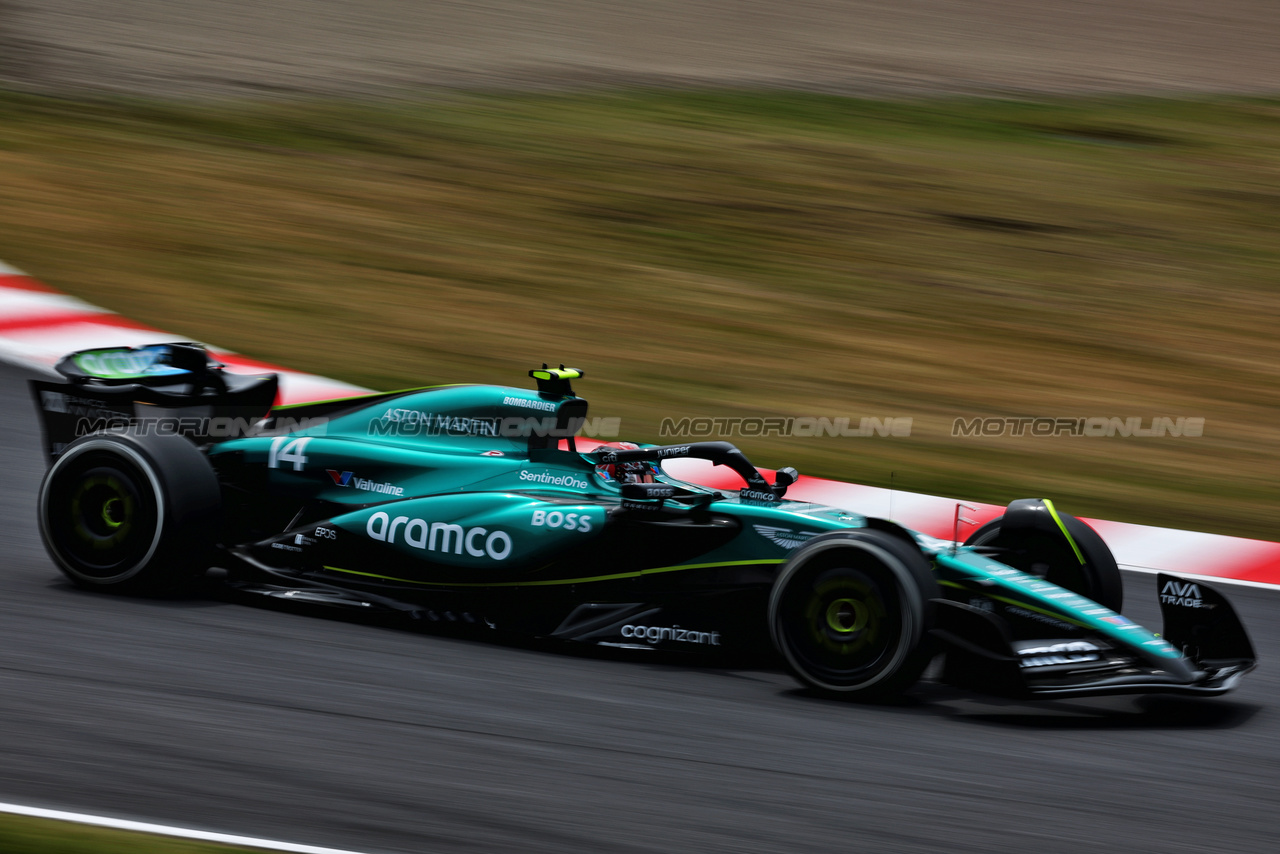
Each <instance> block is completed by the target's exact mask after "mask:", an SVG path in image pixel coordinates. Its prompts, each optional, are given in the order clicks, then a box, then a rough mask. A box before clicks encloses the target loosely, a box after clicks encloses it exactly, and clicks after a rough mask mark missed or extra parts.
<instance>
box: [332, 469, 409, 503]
mask: <svg viewBox="0 0 1280 854" xmlns="http://www.w3.org/2000/svg"><path fill="white" fill-rule="evenodd" d="M325 471H327V472H328V473H329V477H331V478H332V479H333V483H334V485H335V486H354V487H355V488H356V489H359V490H361V491H363V492H379V493H382V494H384V495H394V496H395V497H397V498H401V497H403V496H404V487H403V486H396V485H395V484H394V483H386V482H385V481H382V482H379V481H375V480H369V479H368V478H366V477H356V476H355V473H354V472H349V471H337V470H336V469H325Z"/></svg>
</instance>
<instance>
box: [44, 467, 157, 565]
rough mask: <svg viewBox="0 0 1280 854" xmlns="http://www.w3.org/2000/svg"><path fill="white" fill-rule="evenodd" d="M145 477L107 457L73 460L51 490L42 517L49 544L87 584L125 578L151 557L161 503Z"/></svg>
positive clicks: (52, 484) (134, 468)
mask: <svg viewBox="0 0 1280 854" xmlns="http://www.w3.org/2000/svg"><path fill="white" fill-rule="evenodd" d="M148 485H149V484H148V482H147V479H146V478H145V476H144V475H143V473H142V472H140V471H138V470H137V469H136V467H134V466H133V465H132V464H131V463H130V462H128V461H126V460H123V459H121V458H120V457H118V456H116V455H113V454H107V453H86V454H82V455H80V456H79V457H78V458H76V459H74V460H70V461H69V462H68V464H67V466H66V467H65V469H64V470H63V471H61V472H59V473H58V477H57V478H56V479H55V481H54V482H52V483H51V484H50V488H49V493H48V495H47V496H46V500H45V502H44V506H43V508H42V512H43V513H44V515H45V520H46V524H47V528H48V534H49V537H48V539H49V541H50V543H51V544H52V545H53V546H54V548H55V549H56V550H57V552H58V554H59V556H60V557H61V558H62V560H63V562H64V563H65V564H66V565H67V566H68V568H69V569H71V570H72V571H73V572H75V573H76V574H77V575H79V576H82V577H84V578H87V579H90V580H96V581H106V580H109V579H114V578H118V577H120V576H121V575H125V574H127V573H128V572H130V571H131V570H132V569H134V568H135V567H136V566H138V565H139V564H141V563H142V562H143V561H144V560H145V558H146V557H147V555H148V553H149V552H150V550H151V548H152V546H153V544H154V539H155V533H156V520H157V513H156V505H155V498H154V495H153V493H152V491H151V490H150V489H148V488H147V487H148Z"/></svg>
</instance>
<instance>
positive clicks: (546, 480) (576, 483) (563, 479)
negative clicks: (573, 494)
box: [520, 469, 591, 489]
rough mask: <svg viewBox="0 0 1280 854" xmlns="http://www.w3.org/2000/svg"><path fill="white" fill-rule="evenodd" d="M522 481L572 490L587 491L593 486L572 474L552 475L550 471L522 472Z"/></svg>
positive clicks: (523, 470)
mask: <svg viewBox="0 0 1280 854" xmlns="http://www.w3.org/2000/svg"><path fill="white" fill-rule="evenodd" d="M520 479H521V480H528V481H532V482H533V483H541V484H545V485H547V486H568V487H570V488H572V489H586V488H587V487H588V486H590V485H591V484H589V483H587V482H586V481H585V480H583V479H582V478H579V477H574V476H573V475H572V474H552V473H551V472H549V471H529V470H528V469H521V470H520Z"/></svg>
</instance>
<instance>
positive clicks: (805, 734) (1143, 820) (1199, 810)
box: [0, 0, 1280, 854]
mask: <svg viewBox="0 0 1280 854" xmlns="http://www.w3.org/2000/svg"><path fill="white" fill-rule="evenodd" d="M1277 45H1280V15H1277V14H1276V3H1275V0H1217V2H1213V3H1209V2H1205V0H1107V1H1106V2H1098V0H1038V2H1021V0H787V2H778V0H768V2H764V0H645V2H638V0H362V2H349V0H218V2H208V0H201V1H200V2H198V1H197V0H112V2H105V0H0V262H4V263H7V264H10V265H13V266H14V267H17V268H20V269H22V270H24V271H26V272H28V273H30V274H31V275H33V276H35V277H37V278H38V279H40V280H42V281H44V282H46V283H47V284H49V285H51V286H53V287H55V288H57V289H59V290H61V291H65V292H67V293H71V294H74V295H76V296H78V297H81V298H83V299H86V300H88V301H90V302H92V303H95V304H97V305H100V306H104V307H106V308H109V309H112V310H115V311H118V312H120V313H122V314H124V315H125V316H127V317H130V318H133V319H135V320H137V321H140V322H142V323H145V324H148V325H150V326H154V327H158V328H160V329H164V330H167V331H171V332H173V333H177V334H181V335H184V336H189V337H191V338H193V339H196V340H202V341H207V342H210V343H214V344H217V345H220V346H222V347H227V348H231V349H234V350H237V351H239V352H241V353H244V354H246V355H249V356H252V357H257V358H259V359H262V360H266V361H269V362H273V363H276V364H281V365H286V366H289V367H292V368H297V369H301V370H306V371H312V372H316V373H319V374H323V375H327V376H332V377H336V378H340V379H343V380H347V381H351V382H354V383H358V384H361V385H364V386H369V387H373V388H379V389H393V388H403V387H406V386H416V385H424V384H431V383H439V382H472V381H474V382H485V383H505V384H511V385H519V386H526V385H528V383H529V382H530V381H529V380H528V379H527V377H526V376H525V372H526V371H527V370H528V369H529V368H530V367H533V366H534V365H536V364H538V363H541V362H543V361H547V362H553V363H560V362H565V363H568V364H570V365H573V366H576V367H581V368H583V369H585V371H586V377H585V379H584V380H582V381H581V382H577V383H575V386H576V388H577V390H578V391H579V392H580V393H581V394H582V395H583V396H585V397H586V398H587V399H589V400H590V402H591V404H592V409H593V414H594V415H597V416H605V417H610V416H611V417H618V418H620V419H621V421H622V436H623V437H624V438H630V439H634V440H638V441H659V440H660V439H662V437H661V436H660V435H659V433H660V426H661V424H662V422H663V420H664V419H672V420H674V421H677V422H678V421H679V420H681V419H685V418H690V419H694V418H712V419H722V418H725V419H727V418H749V419H754V418H787V417H796V418H823V417H825V418H830V419H840V418H847V419H849V420H850V422H852V423H853V424H854V425H855V426H856V425H858V424H860V422H861V419H863V418H874V419H879V420H880V421H882V422H883V421H884V420H885V419H891V418H892V419H906V418H909V419H911V425H912V426H911V432H910V435H909V436H860V437H830V436H828V437H822V438H813V437H790V438H789V437H781V436H765V437H752V436H732V435H730V436H724V438H728V439H731V440H733V441H734V442H736V443H737V444H739V445H740V446H741V447H742V448H743V449H744V450H746V451H747V452H748V454H750V456H751V457H752V458H753V460H754V461H755V462H756V463H757V464H759V465H762V466H770V467H776V466H782V465H795V466H796V467H798V468H799V469H800V470H801V472H803V473H805V474H810V475H819V476H826V477H831V478H837V479H841V480H849V481H852V482H856V483H865V484H872V485H877V486H889V485H890V484H891V483H892V484H893V485H894V486H895V487H897V488H898V489H902V490H911V491H916V492H925V493H933V494H939V495H947V496H954V497H957V498H961V499H969V500H977V501H987V502H991V503H995V504H1004V503H1006V502H1008V501H1009V500H1011V499H1015V498H1019V497H1027V496H1046V497H1052V498H1053V499H1055V500H1056V502H1057V504H1058V506H1059V507H1060V508H1062V509H1064V510H1066V511H1067V512H1070V513H1073V514H1076V515H1081V516H1090V517H1097V518H1104V519H1114V520H1122V521H1129V522H1142V523H1148V524H1156V525H1167V526H1172V527H1176V528H1185V529H1191V530H1201V531H1213V532H1219V533H1227V534H1237V535H1243V536H1249V537H1258V538H1262V539H1269V540H1276V539H1280V531H1278V530H1277V525H1276V519H1277V518H1278V517H1280V492H1277V490H1276V481H1277V475H1280V444H1278V443H1277V438H1278V436H1277V430H1276V425H1275V420H1276V416H1277V405H1276V401H1277V393H1278V392H1280V343H1278V340H1277V334H1276V333H1277V329H1280V289H1277V287H1276V283H1275V282H1276V271H1277V270H1278V269H1280V257H1278V255H1280V248H1278V245H1277V240H1276V235H1277V234H1278V233H1280V230H1278V228H1277V226H1280V98H1278V97H1277V95H1278V94H1280V61H1278V59H1280V53H1278V52H1277V49H1276V46H1277ZM5 319H6V318H4V317H2V316H0V328H2V327H3V325H4V321H5ZM24 378H25V374H24V373H23V372H22V371H21V370H20V369H17V368H13V367H11V366H7V365H6V366H0V401H3V402H2V403H0V470H3V471H4V473H5V489H3V490H0V518H2V519H5V520H6V522H7V523H8V524H6V525H5V526H4V527H3V531H4V534H3V548H2V549H0V551H2V553H3V560H0V563H2V564H3V567H2V569H3V577H4V584H3V591H2V595H0V650H3V652H2V653H0V683H2V686H3V690H0V733H3V735H2V736H0V801H10V800H13V801H17V802H19V803H23V804H33V805H48V806H53V807H61V808H66V809H75V810H83V811H91V812H96V813H102V814H106V815H112V816H124V817H128V818H137V819H145V820H148V821H158V822H164V823H168V824H176V825H181V826H187V827H190V826H198V827H202V828H209V829H214V830H221V831H225V832H231V833H244V834H253V835H260V836H265V837H269V838H276V839H287V840H297V841H299V842H311V843H316V844H324V845H330V846H339V847H344V848H350V849H353V850H360V851H402V852H410V851H412V852H422V851H432V852H475V851H484V852H507V851H510V852H520V854H529V852H548V854H551V852H554V854H565V852H599V851H609V852H618V854H641V852H664V854H665V852H672V851H688V852H733V854H741V852H793V851H798V850H820V849H825V848H831V847H832V846H833V845H835V846H837V847H849V846H850V845H853V846H855V847H857V846H861V847H862V848H865V849H867V850H876V851H892V852H920V854H936V852H939V851H946V852H955V854H961V852H972V854H991V852H1008V854H1023V852H1027V851H1038V852H1064V854H1067V852H1070V853H1071V854H1075V852H1078V851H1082V850H1104V851H1106V850H1113V849H1116V848H1123V849H1124V850H1128V851H1135V852H1144V851H1149V852H1159V854H1171V852H1200V851H1213V850H1228V849H1229V850H1232V851H1238V852H1243V851H1257V852H1271V851H1273V850H1274V849H1275V836H1276V834H1275V820H1274V817H1273V816H1274V811H1275V801H1276V788H1277V787H1276V779H1275V772H1274V768H1275V767H1276V766H1277V762H1280V759H1277V757H1275V756H1274V755H1272V754H1275V753H1276V747H1277V745H1280V738H1278V737H1276V734H1275V728H1274V726H1272V725H1271V723H1270V720H1271V719H1270V718H1268V716H1267V715H1266V714H1265V713H1264V714H1260V715H1259V714H1257V713H1258V712H1259V711H1263V710H1265V709H1266V708H1267V707H1268V706H1270V705H1272V704H1273V703H1274V697H1275V695H1276V690H1277V684H1276V682H1275V681H1274V677H1273V676H1272V675H1271V674H1272V673H1273V672H1274V671H1269V670H1267V669H1266V668H1267V666H1268V664H1267V663H1268V662H1271V661H1273V660H1274V657H1272V658H1268V657H1267V655H1268V654H1269V651H1270V650H1273V649H1274V648H1275V646H1276V641H1275V633H1276V630H1275V629H1274V628H1273V627H1274V626H1275V625H1276V621H1275V619H1274V614H1275V601H1274V600H1275V594H1274V591H1271V590H1256V589H1250V588H1248V587H1233V588H1231V590H1230V596H1231V599H1232V601H1233V602H1234V603H1236V606H1237V607H1239V608H1241V609H1242V615H1243V617H1244V623H1245V624H1246V625H1248V626H1249V627H1250V631H1251V632H1253V633H1254V637H1255V639H1256V641H1257V643H1258V646H1259V649H1260V651H1261V652H1262V658H1263V662H1264V664H1263V668H1262V669H1261V670H1260V671H1259V673H1258V674H1257V676H1256V678H1253V679H1252V680H1251V681H1249V682H1247V683H1246V685H1245V687H1243V688H1242V689H1241V691H1240V692H1239V693H1238V694H1234V695H1232V697H1230V698H1224V699H1220V700H1213V701H1205V702H1202V703H1201V702H1196V701H1194V700H1192V701H1180V700H1177V699H1170V700H1168V701H1167V702H1165V701H1163V700H1162V699H1161V698H1143V699H1140V700H1129V699H1115V700H1098V701H1095V702H1092V703H1089V704H1086V703H1084V702H1079V703H1061V702H1059V703H1046V704H1042V705H1038V706H1035V707H1031V706H1026V705H1018V704H1012V705H1011V704H1008V703H1004V702H1003V701H998V700H990V701H988V700H982V699H981V698H973V697H970V696H968V695H962V694H959V693H957V692H955V691H952V690H950V689H947V688H946V687H945V686H940V685H937V684H925V685H923V686H922V687H921V688H920V689H919V692H918V694H917V695H915V696H914V697H913V698H912V699H909V700H908V701H907V702H905V703H903V704H902V705H897V706H877V705H865V704H848V703H836V702H830V701H825V700H822V699H819V698H816V697H814V696H812V695H808V694H805V693H803V692H801V691H799V690H797V689H796V688H795V686H794V684H793V683H792V681H791V680H790V679H789V678H788V677H786V676H785V675H784V674H782V673H780V672H775V671H773V670H770V669H767V668H760V667H744V668H736V667H726V668H720V667H715V668H713V667H700V666H694V665H690V666H682V665H674V664H671V665H662V666H651V665H647V664H643V663H639V662H635V661H627V662H619V661H614V660H608V659H602V658H592V657H577V656H570V655H551V654H546V653H543V652H539V651H530V650H521V649H512V648H507V647H499V646H495V645H489V644H483V643H472V642H465V641H461V640H456V639H451V638H448V637H441V636H427V637H424V636H422V635H419V634H413V633H409V632H396V631H390V630H387V629H382V628H378V627H370V626H365V625H359V624H353V623H346V622H339V621H334V620H318V619H309V618H305V617H301V616H297V615H292V614H284V613H273V612H269V611H266V610H264V609H259V608H246V607H238V606H235V605H231V604H229V603H227V602H223V601H218V600H215V599H210V598H207V597H193V598H177V599H168V600H154V599H140V598H129V597H116V596H96V595H93V594H89V593H84V592H82V591H76V590H75V589H73V588H71V587H70V585H68V584H67V583H65V582H64V581H62V580H60V576H59V575H58V573H57V571H56V570H55V569H54V567H53V566H52V565H51V563H50V562H49V560H48V559H47V557H46V555H45V553H44V550H43V548H42V547H41V544H40V542H39V538H38V536H37V535H36V532H35V523H34V518H33V517H34V511H33V506H34V496H35V494H36V490H37V488H38V484H39V481H40V477H41V476H42V474H43V471H44V460H43V458H42V456H41V455H40V453H39V439H38V436H37V433H36V426H35V418H34V412H33V409H32V407H31V405H30V401H29V398H28V397H27V389H26V387H25V382H24ZM1035 416H1039V417H1047V418H1075V419H1085V418H1105V419H1113V418H1114V419H1120V420H1121V421H1122V422H1123V421H1127V420H1128V419H1138V420H1139V422H1140V424H1141V425H1142V426H1143V427H1150V425H1152V423H1153V420H1154V419H1161V418H1167V419H1171V420H1173V421H1174V422H1175V423H1176V420H1177V419H1179V418H1182V419H1203V420H1204V421H1203V423H1204V426H1203V434H1202V435H1200V436H1197V437H1191V436H1181V437H1173V436H1168V435H1166V436H1147V437H1142V436H1128V437H1125V436H1122V435H1116V436H1112V437H1085V436H1057V437H1037V436H1031V435H1022V436H1016V435H1008V434H1005V435H991V436H954V435H953V429H954V425H955V423H956V421H957V419H965V420H966V422H972V419H977V418H981V419H998V418H1019V417H1035ZM1184 423H1185V422H1184ZM699 438H706V439H712V438H720V436H718V435H711V436H700V437H699ZM668 441H670V439H668ZM1154 584H1155V582H1154V579H1152V578H1150V577H1146V576H1140V575H1137V574H1135V573H1128V574H1127V578H1126V585H1127V587H1128V595H1127V598H1126V610H1125V613H1126V615H1128V616H1130V617H1131V618H1133V619H1135V620H1137V621H1138V622H1141V623H1145V624H1147V625H1151V626H1156V625H1157V622H1156V621H1157V620H1158V619H1159V614H1158V612H1157V606H1156V599H1155V597H1154V596H1153V595H1152V594H1153V593H1154ZM1268 755H1272V758H1271V759H1268V758H1267V756H1268ZM51 827H53V828H55V829H52V830H51V829H50V828H51ZM73 836H74V837H77V838H78V840H77V839H72V838H71V837H73ZM50 840H53V841H50ZM142 850H146V851H161V850H163V851H166V852H170V851H173V852H177V851H182V852H194V851H197V850H201V851H203V850H207V849H203V848H196V847H194V846H187V845H186V844H185V843H175V844H174V845H173V846H172V847H166V848H160V847H143V846H142V845H141V844H140V843H139V842H138V841H137V840H136V839H135V838H132V837H129V838H124V839H121V838H118V837H112V838H107V837H104V836H103V835H102V834H101V833H100V832H98V831H86V830H69V829H67V828H65V827H62V826H61V825H56V826H55V825H49V824H48V823H45V822H30V821H26V820H20V819H13V818H10V817H6V818H4V819H3V820H0V851H3V852H8V851H14V852H23V853H24V854H30V852H44V851H58V852H72V851H75V852H80V851H85V852H88V851H93V852H95V854H102V852H115V851H119V852H121V854H123V852H131V854H132V852H137V851H142ZM219 850H222V849H219Z"/></svg>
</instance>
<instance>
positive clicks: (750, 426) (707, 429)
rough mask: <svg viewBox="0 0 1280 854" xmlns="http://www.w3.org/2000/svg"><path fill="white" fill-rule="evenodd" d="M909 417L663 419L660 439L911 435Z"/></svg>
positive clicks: (660, 425) (659, 433)
mask: <svg viewBox="0 0 1280 854" xmlns="http://www.w3.org/2000/svg"><path fill="white" fill-rule="evenodd" d="M911 421H912V419H910V418H859V419H856V420H855V419H853V418H817V417H814V418H810V417H798V418H681V419H680V420H679V421H677V420H675V419H674V418H664V419H662V423H661V424H659V425H658V435H659V436H681V437H684V436H790V437H794V438H801V439H805V438H813V437H821V436H838V437H842V438H849V437H858V436H910V435H911Z"/></svg>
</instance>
